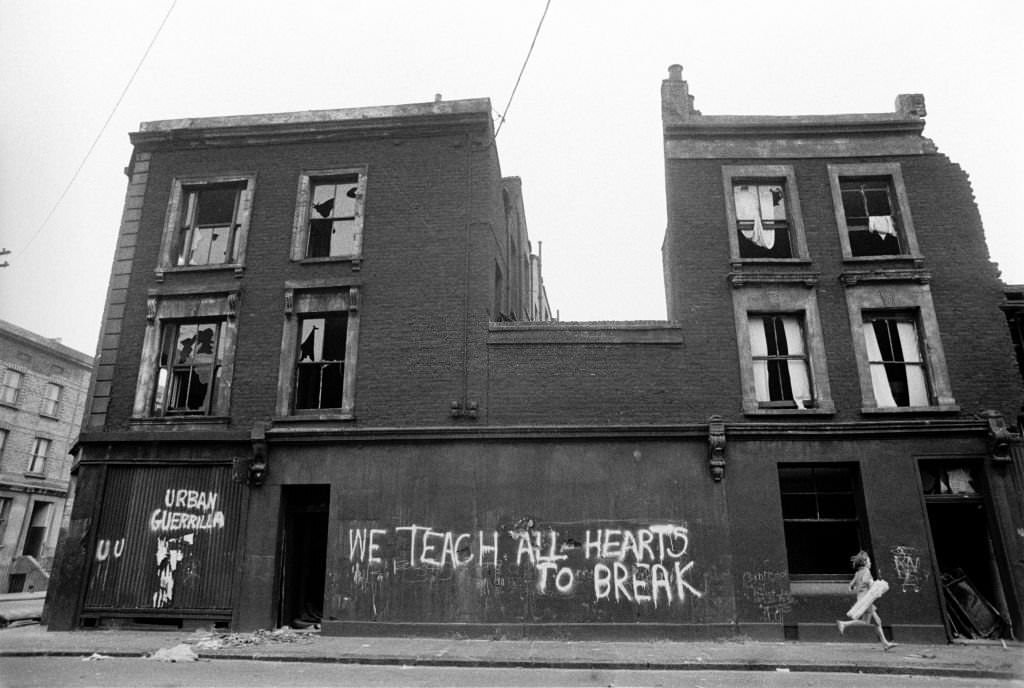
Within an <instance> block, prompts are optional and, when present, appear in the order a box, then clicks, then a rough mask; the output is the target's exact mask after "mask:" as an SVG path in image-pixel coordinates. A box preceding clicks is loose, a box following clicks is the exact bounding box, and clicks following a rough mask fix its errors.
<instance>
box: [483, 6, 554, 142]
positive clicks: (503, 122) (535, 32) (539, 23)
mask: <svg viewBox="0 0 1024 688" xmlns="http://www.w3.org/2000/svg"><path fill="white" fill-rule="evenodd" d="M549 7H551V0H548V1H547V2H546V3H544V13H543V14H541V15H540V21H539V22H537V30H536V31H534V32H533V40H532V41H530V49H529V50H528V51H527V52H526V59H525V60H523V66H522V68H521V69H520V70H519V76H517V77H516V85H515V86H513V87H512V94H511V95H509V97H508V103H507V104H506V105H505V113H504V114H503V115H502V116H501V119H500V120H499V121H498V128H497V130H496V131H495V132H494V138H498V134H499V133H501V127H502V125H503V124H505V118H506V117H507V116H508V109H509V108H510V107H512V99H513V98H515V97H516V89H518V88H519V82H520V81H522V79H523V72H525V71H526V65H527V64H529V62H530V55H532V54H533V46H535V45H536V44H537V36H539V35H540V27H542V26H544V17H546V16H548V8H549Z"/></svg>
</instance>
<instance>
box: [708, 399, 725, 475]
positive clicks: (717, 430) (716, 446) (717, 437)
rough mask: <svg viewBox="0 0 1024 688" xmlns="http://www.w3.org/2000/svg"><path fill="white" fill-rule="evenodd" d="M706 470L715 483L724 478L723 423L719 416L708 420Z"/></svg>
mask: <svg viewBox="0 0 1024 688" xmlns="http://www.w3.org/2000/svg"><path fill="white" fill-rule="evenodd" d="M708 468H709V470H710V471H711V479H712V480H714V481H715V482H716V483H718V482H721V481H722V478H724V477H725V422H724V421H723V420H722V417H721V416H711V417H710V418H708Z"/></svg>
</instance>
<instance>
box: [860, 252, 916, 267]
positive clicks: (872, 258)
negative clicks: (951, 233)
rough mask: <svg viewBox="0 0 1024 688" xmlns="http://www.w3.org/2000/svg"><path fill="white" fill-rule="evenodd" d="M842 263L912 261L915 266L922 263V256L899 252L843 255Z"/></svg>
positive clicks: (861, 263)
mask: <svg viewBox="0 0 1024 688" xmlns="http://www.w3.org/2000/svg"><path fill="white" fill-rule="evenodd" d="M843 262H844V263H852V264H854V265H863V264H865V263H913V264H914V265H915V266H919V265H922V264H924V256H921V255H913V254H910V253H901V254H899V255H895V256H843Z"/></svg>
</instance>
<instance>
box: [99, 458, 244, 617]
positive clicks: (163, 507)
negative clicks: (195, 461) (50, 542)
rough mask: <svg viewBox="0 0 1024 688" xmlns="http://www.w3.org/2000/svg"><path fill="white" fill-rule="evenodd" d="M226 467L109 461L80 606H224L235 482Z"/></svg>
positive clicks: (237, 496)
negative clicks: (122, 464) (88, 575)
mask: <svg viewBox="0 0 1024 688" xmlns="http://www.w3.org/2000/svg"><path fill="white" fill-rule="evenodd" d="M231 476H232V469H231V466H194V465H180V466H152V467H150V466H110V467H109V469H108V474H107V482H106V488H105V490H104V498H103V506H102V510H101V513H100V517H99V524H98V529H97V537H96V545H95V550H94V551H93V553H92V570H91V572H90V577H89V582H88V589H87V592H86V598H85V611H87V612H88V611H99V610H123V611H127V610H144V609H150V610H160V612H161V613H166V612H167V611H178V612H200V611H212V610H220V611H227V610H230V608H231V576H232V572H233V569H234V563H235V551H236V547H237V546H238V533H239V531H240V528H241V520H242V496H243V487H242V486H241V485H240V484H238V483H235V482H233V481H232V479H231Z"/></svg>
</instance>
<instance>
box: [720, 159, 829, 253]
mask: <svg viewBox="0 0 1024 688" xmlns="http://www.w3.org/2000/svg"><path fill="white" fill-rule="evenodd" d="M745 182H746V183H750V184H768V183H775V184H778V183H780V182H781V184H782V190H783V194H785V199H786V215H787V217H786V220H787V223H788V232H789V246H790V253H791V255H790V256H789V257H788V258H762V257H753V258H747V257H744V256H742V255H741V254H740V240H739V236H738V233H739V230H738V225H737V220H736V200H735V191H734V188H735V186H737V185H738V184H743V183H745ZM722 185H723V189H724V193H725V216H726V229H727V232H728V236H729V253H730V256H731V257H732V259H731V260H732V262H734V263H801V262H807V261H808V260H810V256H809V253H808V250H807V236H806V232H805V229H804V220H803V211H802V209H801V206H800V194H799V192H798V190H797V185H796V172H795V170H794V168H793V166H792V165H723V166H722Z"/></svg>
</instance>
